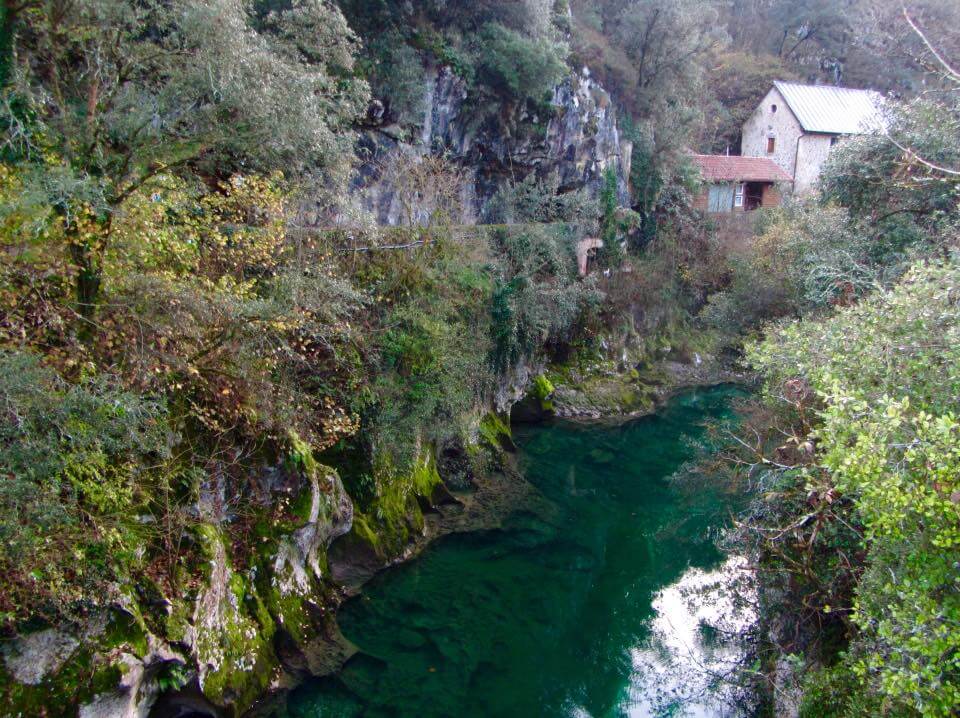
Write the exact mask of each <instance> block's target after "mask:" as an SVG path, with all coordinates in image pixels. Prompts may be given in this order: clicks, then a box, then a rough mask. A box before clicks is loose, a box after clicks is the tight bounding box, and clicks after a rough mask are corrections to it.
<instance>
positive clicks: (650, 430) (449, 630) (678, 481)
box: [286, 387, 754, 718]
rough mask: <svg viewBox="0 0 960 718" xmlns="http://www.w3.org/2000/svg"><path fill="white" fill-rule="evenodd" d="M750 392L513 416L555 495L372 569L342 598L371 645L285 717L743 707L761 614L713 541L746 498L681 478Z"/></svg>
mask: <svg viewBox="0 0 960 718" xmlns="http://www.w3.org/2000/svg"><path fill="white" fill-rule="evenodd" d="M740 395H741V393H740V392H739V390H737V389H736V388H733V387H716V388H712V389H704V390H697V391H691V392H688V393H685V394H683V395H681V396H679V397H677V398H675V399H674V400H672V401H671V402H670V403H669V404H667V405H666V406H665V407H664V408H663V409H662V410H661V411H660V412H659V413H657V414H656V415H653V416H649V417H644V418H641V419H637V420H634V421H630V422H628V423H625V424H620V425H615V426H611V425H602V424H596V425H583V424H574V423H554V424H550V425H545V426H529V427H520V428H518V429H516V432H515V439H516V442H517V445H518V447H519V456H518V459H519V464H520V467H521V469H522V471H523V473H524V475H525V476H526V478H527V479H528V480H529V481H530V482H531V483H532V484H533V485H534V486H536V488H537V489H538V490H539V491H540V492H542V494H543V495H544V497H545V498H546V499H547V500H548V501H547V502H546V504H547V505H548V506H549V508H548V509H545V510H542V511H538V512H537V513H531V512H530V511H519V512H517V513H516V514H514V515H513V516H512V517H511V518H510V519H509V520H508V521H507V522H506V523H505V525H504V526H503V528H501V529H498V530H493V531H484V532H476V533H469V534H458V535H452V536H447V537H445V538H443V539H441V540H439V541H437V542H436V543H434V544H433V545H432V546H430V547H429V548H428V549H427V550H426V551H424V553H423V554H422V555H420V556H419V557H418V558H417V559H416V560H414V561H412V562H410V563H408V564H405V565H402V566H398V567H396V568H394V569H391V570H389V571H387V572H385V573H383V574H381V575H380V576H378V577H377V578H376V579H374V580H373V581H372V582H371V583H370V584H368V585H367V586H366V587H365V588H364V591H363V594H362V595H361V596H360V597H358V598H356V599H354V600H352V601H351V602H349V603H347V604H346V605H344V606H343V608H342V609H341V611H340V616H339V620H340V625H341V627H342V630H343V632H344V634H345V635H346V636H347V638H349V639H350V640H351V641H352V642H354V643H355V644H356V645H357V646H358V647H359V649H360V650H359V653H358V654H357V655H356V656H355V657H354V658H352V659H351V660H350V662H349V663H348V664H347V665H346V666H345V668H344V669H343V670H342V671H341V672H340V673H339V674H338V675H336V676H333V677H328V678H323V679H318V680H315V681H312V682H309V683H307V684H305V685H303V686H302V687H300V688H299V689H297V690H296V691H294V693H293V694H291V695H290V696H289V700H288V702H287V704H288V705H287V709H286V715H288V716H290V717H291V718H294V717H296V718H305V717H307V716H310V717H314V716H317V717H319V716H323V717H324V718H327V717H331V718H341V717H347V716H351V717H352V716H365V717H372V716H417V717H420V718H433V717H438V718H439V717H440V716H451V717H453V716H456V717H458V718H459V717H472V716H478V717H479V716H511V717H512V716H516V717H517V718H521V717H533V716H572V717H573V716H575V717H581V716H583V717H587V716H590V717H591V718H600V717H607V716H636V717H640V716H684V715H686V716H697V717H701V718H714V717H722V716H733V715H738V714H741V713H744V712H747V710H748V703H749V701H745V700H744V698H743V696H742V695H741V694H740V693H739V691H738V690H736V689H735V687H733V686H732V684H731V683H730V681H729V680H728V679H729V677H730V676H731V675H732V671H733V669H734V668H735V666H736V664H737V663H738V662H739V661H740V659H741V658H742V655H743V650H744V649H743V647H742V645H741V641H740V640H739V639H738V638H737V637H736V636H737V634H738V633H739V632H741V631H742V630H743V629H744V628H745V627H747V626H749V625H750V624H751V622H752V621H753V619H754V617H753V616H752V614H751V609H750V608H749V604H750V601H749V598H750V596H749V592H750V589H749V580H748V573H747V572H746V570H745V569H746V566H745V562H744V560H743V559H742V558H741V557H738V556H735V555H728V554H725V553H724V552H723V551H721V550H720V549H719V548H718V547H717V541H716V539H717V537H718V535H719V534H720V532H721V531H722V530H723V528H724V527H725V526H727V525H729V521H730V515H731V512H732V511H735V510H736V509H737V508H738V507H739V506H740V505H742V502H743V500H744V498H743V496H742V495H741V493H740V492H738V491H737V490H736V489H735V488H734V487H732V486H730V485H729V484H727V483H726V482H721V481H710V480H709V477H706V478H705V477H702V476H701V477H699V478H698V479H696V480H691V479H689V478H686V479H685V478H682V477H681V476H680V475H681V474H682V473H683V472H681V469H682V468H683V467H684V465H685V464H686V463H687V462H689V461H690V460H692V459H694V458H696V457H697V456H698V455H701V452H702V451H703V450H704V448H703V442H704V440H705V438H706V432H705V429H704V423H705V422H706V421H711V420H723V419H728V418H730V417H731V415H732V409H731V404H732V402H733V401H734V400H735V398H736V397H738V396H740ZM734 584H736V587H734ZM735 588H736V590H734V589H735ZM745 597H746V598H747V599H748V600H746V601H743V600H742V599H744V598H745Z"/></svg>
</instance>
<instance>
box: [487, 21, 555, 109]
mask: <svg viewBox="0 0 960 718" xmlns="http://www.w3.org/2000/svg"><path fill="white" fill-rule="evenodd" d="M474 54H475V57H476V61H475V65H476V69H477V76H476V82H479V83H482V84H483V86H484V87H486V88H489V89H491V90H492V91H493V92H494V93H496V94H498V95H499V96H500V97H501V98H502V99H504V100H506V101H509V102H512V103H514V104H518V105H519V104H523V103H526V102H531V103H533V104H535V105H540V104H543V103H545V102H546V101H547V100H549V98H550V94H551V93H552V92H553V89H554V87H556V85H557V84H558V83H559V82H560V80H561V79H562V78H563V77H564V75H565V74H566V72H567V66H566V48H565V47H564V46H563V45H561V44H559V43H557V42H555V41H553V40H550V39H547V38H531V37H528V36H524V35H522V34H521V33H519V32H516V31H514V30H510V29H509V28H506V27H504V26H503V25H500V24H499V23H488V24H486V25H484V26H483V28H482V29H481V30H480V32H479V34H478V37H477V42H476V45H475V46H474ZM482 89H483V88H479V87H475V88H474V90H475V91H477V90H482Z"/></svg>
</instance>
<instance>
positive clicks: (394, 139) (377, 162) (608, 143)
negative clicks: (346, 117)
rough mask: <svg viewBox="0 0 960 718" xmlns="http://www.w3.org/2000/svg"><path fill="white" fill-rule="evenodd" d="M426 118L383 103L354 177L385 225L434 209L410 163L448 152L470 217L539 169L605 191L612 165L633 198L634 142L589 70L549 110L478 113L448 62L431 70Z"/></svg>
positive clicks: (362, 200)
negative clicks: (401, 118)
mask: <svg viewBox="0 0 960 718" xmlns="http://www.w3.org/2000/svg"><path fill="white" fill-rule="evenodd" d="M423 104H424V115H423V118H422V121H421V123H420V125H419V127H417V128H402V127H400V126H398V125H384V124H381V122H380V119H381V118H380V117H379V116H378V113H377V111H376V109H374V110H372V111H371V116H370V118H369V119H370V125H371V126H370V127H369V128H368V129H367V130H366V131H365V132H364V133H363V135H362V137H361V140H360V143H359V154H360V158H361V167H360V169H359V171H358V173H357V176H356V177H355V179H354V182H353V187H352V189H353V193H354V199H355V203H356V205H357V206H358V207H360V208H362V209H364V210H366V211H367V212H369V213H370V214H371V215H372V216H373V217H374V218H375V220H376V222H377V223H378V224H381V225H401V224H410V223H422V222H424V221H426V220H427V218H429V216H430V214H431V212H433V211H434V209H435V207H434V206H432V204H431V199H432V198H431V197H429V196H424V195H425V194H429V193H420V195H419V196H416V197H415V198H414V200H413V202H412V203H413V204H414V205H415V206H413V207H411V206H410V204H411V201H409V200H408V199H407V198H406V197H404V196H403V194H404V192H405V191H406V192H408V191H409V182H410V174H411V172H410V168H411V167H416V165H417V162H418V160H419V159H422V158H425V157H443V158H445V159H446V160H449V162H450V163H451V165H453V166H454V167H456V168H458V176H457V180H458V184H459V195H460V196H459V202H458V203H457V204H458V212H459V217H455V219H456V220H458V221H459V222H460V223H462V224H473V223H476V222H478V221H482V220H483V218H484V214H485V210H486V208H487V206H488V204H489V202H490V200H491V198H492V197H493V196H494V195H495V194H496V192H497V190H498V189H500V188H501V187H503V186H504V185H506V184H507V183H509V182H520V181H522V180H524V179H525V178H527V177H528V176H530V175H531V174H533V175H535V176H537V177H539V178H541V179H546V178H547V177H549V176H551V175H553V176H554V177H555V178H556V180H557V183H558V186H559V191H560V192H570V191H573V190H578V189H586V190H587V191H589V192H591V193H592V194H596V193H598V192H599V190H600V186H601V184H602V181H603V176H604V173H605V172H606V171H607V170H608V169H611V168H612V169H613V170H614V171H615V172H616V175H617V181H618V186H619V191H620V194H621V199H622V200H624V202H626V200H627V197H628V192H627V182H628V178H629V176H630V163H631V153H632V145H631V143H630V142H628V141H625V140H623V139H622V138H621V135H620V130H619V128H618V125H617V115H616V110H615V108H614V105H613V103H612V101H611V98H610V96H609V94H608V93H607V92H606V91H605V90H604V89H603V88H602V87H601V86H600V85H599V84H597V83H596V82H595V81H594V80H592V79H591V77H590V73H589V70H587V69H586V68H584V70H583V71H582V72H581V73H579V74H575V73H573V74H571V75H570V77H569V78H568V79H567V80H566V81H564V82H563V83H562V84H560V85H559V86H558V87H556V88H555V90H554V92H553V97H552V99H551V100H550V102H549V104H548V106H547V107H546V108H544V112H543V114H531V111H530V110H529V109H524V108H519V109H514V110H509V109H507V110H504V111H503V112H499V113H496V114H493V115H486V116H484V115H482V114H479V117H481V119H480V120H478V113H477V111H476V108H474V107H472V105H471V98H470V97H469V95H468V91H467V87H466V83H465V82H464V81H463V80H462V79H461V78H460V77H458V76H457V75H456V74H455V73H454V72H453V71H452V70H451V69H450V68H447V67H437V68H432V69H429V70H428V71H427V75H426V79H425V83H424V103H423Z"/></svg>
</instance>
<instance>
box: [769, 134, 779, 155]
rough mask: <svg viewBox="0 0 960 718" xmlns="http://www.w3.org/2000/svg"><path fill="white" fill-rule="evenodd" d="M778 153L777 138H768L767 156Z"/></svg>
mask: <svg viewBox="0 0 960 718" xmlns="http://www.w3.org/2000/svg"><path fill="white" fill-rule="evenodd" d="M776 151H777V138H776V137H767V154H768V155H772V154H773V153H775V152H776Z"/></svg>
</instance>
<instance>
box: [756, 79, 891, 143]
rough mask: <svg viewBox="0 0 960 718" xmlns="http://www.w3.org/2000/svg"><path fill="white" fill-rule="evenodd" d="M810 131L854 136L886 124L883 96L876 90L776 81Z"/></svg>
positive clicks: (794, 111)
mask: <svg viewBox="0 0 960 718" xmlns="http://www.w3.org/2000/svg"><path fill="white" fill-rule="evenodd" d="M773 85H774V87H776V88H777V90H779V91H780V94H781V95H783V99H784V100H786V103H787V105H789V106H790V109H791V110H792V111H793V114H794V115H796V117H797V120H798V121H799V122H800V125H801V126H802V127H803V129H804V130H805V131H806V132H823V133H827V134H837V135H854V134H858V133H864V132H869V131H870V130H871V129H874V128H876V127H879V126H881V125H882V124H883V118H882V113H881V107H882V105H883V96H882V95H881V94H880V93H879V92H874V91H873V90H851V89H848V88H845V87H831V86H829V85H799V84H796V83H793V82H774V83H773Z"/></svg>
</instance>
